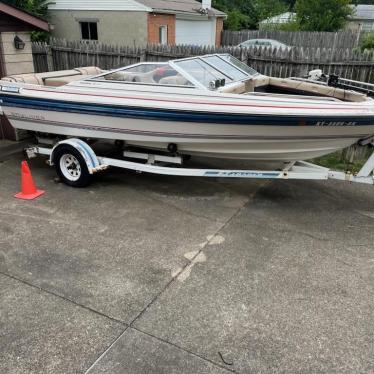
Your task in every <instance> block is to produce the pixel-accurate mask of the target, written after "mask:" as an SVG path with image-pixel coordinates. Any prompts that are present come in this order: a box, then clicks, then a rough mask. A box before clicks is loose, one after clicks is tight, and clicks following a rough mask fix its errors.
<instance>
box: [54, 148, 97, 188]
mask: <svg viewBox="0 0 374 374" xmlns="http://www.w3.org/2000/svg"><path fill="white" fill-rule="evenodd" d="M53 163H54V165H55V168H56V172H57V174H58V176H59V177H60V179H61V180H62V182H64V183H65V184H67V185H68V186H71V187H77V188H82V187H86V186H88V185H89V184H90V183H91V182H92V175H91V174H90V173H89V171H88V167H87V163H86V161H85V160H84V158H83V156H82V155H81V154H80V152H79V151H78V150H76V149H75V148H74V147H72V146H71V145H68V144H63V145H61V146H59V147H57V148H56V150H55V151H54V155H53Z"/></svg>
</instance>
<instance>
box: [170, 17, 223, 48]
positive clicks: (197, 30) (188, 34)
mask: <svg viewBox="0 0 374 374" xmlns="http://www.w3.org/2000/svg"><path fill="white" fill-rule="evenodd" d="M175 42H176V44H192V45H215V43H216V19H215V18H213V19H206V20H204V21H202V20H196V21H195V20H186V19H178V18H177V20H176V30H175Z"/></svg>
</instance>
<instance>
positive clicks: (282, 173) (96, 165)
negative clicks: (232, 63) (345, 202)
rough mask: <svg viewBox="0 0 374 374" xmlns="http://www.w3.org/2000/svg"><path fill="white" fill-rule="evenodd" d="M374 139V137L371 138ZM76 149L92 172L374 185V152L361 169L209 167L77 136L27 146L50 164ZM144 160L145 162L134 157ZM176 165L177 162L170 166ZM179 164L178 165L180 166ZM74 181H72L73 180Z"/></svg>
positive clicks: (29, 152)
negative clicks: (104, 147)
mask: <svg viewBox="0 0 374 374" xmlns="http://www.w3.org/2000/svg"><path fill="white" fill-rule="evenodd" d="M370 141H372V139H370ZM63 145H65V146H68V147H72V148H73V149H75V150H76V151H77V152H79V154H80V155H81V156H82V159H83V160H84V163H85V166H86V167H87V171H88V173H89V174H90V175H93V174H96V173H98V172H100V171H102V170H106V169H108V168H109V167H118V168H122V169H127V170H133V171H135V172H139V173H150V174H158V175H171V176H181V177H206V178H243V179H273V180H276V179H283V180H329V179H333V180H340V181H348V182H351V183H363V184H369V185H374V174H373V173H374V152H373V154H372V155H371V156H370V157H369V159H368V160H367V161H366V163H365V165H364V166H363V167H362V169H361V170H360V171H359V172H358V173H355V174H353V173H350V172H342V171H335V170H331V169H328V168H325V167H322V166H319V165H315V164H313V163H310V162H306V161H297V162H288V163H285V164H284V167H283V168H281V169H280V170H256V169H255V170H238V169H205V168H185V167H182V165H183V157H182V156H179V155H171V156H168V155H159V154H156V153H148V152H132V151H128V150H125V151H123V153H122V156H123V158H124V159H119V158H110V157H105V156H98V155H97V154H96V153H95V151H94V150H93V149H92V147H91V146H90V145H89V144H88V143H86V142H85V141H83V140H81V139H77V138H71V139H66V140H63V141H59V142H57V143H56V144H55V145H54V146H53V147H41V146H33V147H29V148H27V149H26V153H27V156H28V157H29V158H32V157H36V156H37V155H45V156H49V162H48V163H49V165H56V164H55V154H56V151H57V150H58V149H59V147H61V146H63ZM129 159H131V160H142V161H143V162H138V161H131V160H129ZM170 165H173V166H170ZM176 165H178V166H176ZM70 185H71V184H70Z"/></svg>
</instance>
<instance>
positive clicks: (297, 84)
mask: <svg viewBox="0 0 374 374" xmlns="http://www.w3.org/2000/svg"><path fill="white" fill-rule="evenodd" d="M270 86H273V87H279V88H285V89H291V90H295V91H302V92H310V93H312V94H316V95H320V96H328V97H334V98H336V99H339V100H344V101H351V102H362V101H366V98H367V96H366V95H365V94H362V93H359V92H355V91H350V90H343V89H341V88H336V87H331V86H324V85H321V84H317V83H313V82H305V81H300V80H295V79H282V78H270Z"/></svg>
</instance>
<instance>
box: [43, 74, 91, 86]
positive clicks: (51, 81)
mask: <svg viewBox="0 0 374 374" xmlns="http://www.w3.org/2000/svg"><path fill="white" fill-rule="evenodd" d="M90 77H92V75H73V76H70V77H59V78H48V79H46V80H45V81H44V85H45V86H49V87H60V86H65V85H66V84H69V83H72V82H76V81H80V80H82V79H86V78H90Z"/></svg>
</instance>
